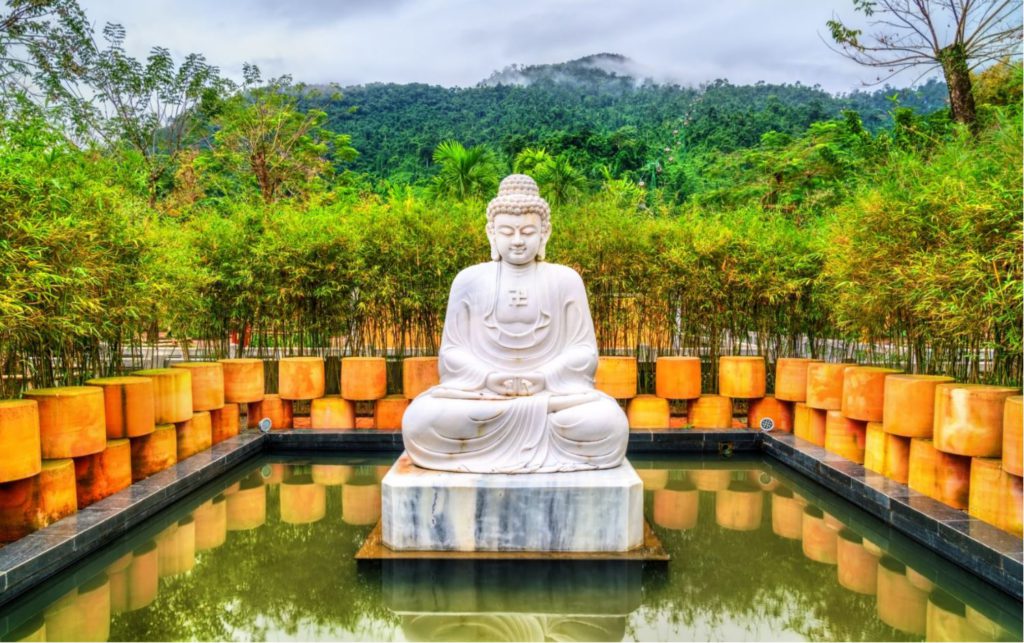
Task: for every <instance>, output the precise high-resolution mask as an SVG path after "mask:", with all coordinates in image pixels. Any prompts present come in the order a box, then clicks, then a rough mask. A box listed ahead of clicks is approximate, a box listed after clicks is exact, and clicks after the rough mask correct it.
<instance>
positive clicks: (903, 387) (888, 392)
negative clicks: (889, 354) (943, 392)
mask: <svg viewBox="0 0 1024 643" xmlns="http://www.w3.org/2000/svg"><path fill="white" fill-rule="evenodd" d="M952 381H953V378H952V377H946V376H945V375H905V374H897V375H890V376H888V377H886V378H885V386H884V394H885V399H884V401H883V404H882V427H883V428H884V429H885V432H886V433H892V434H893V435H902V436H903V437H907V438H928V439H929V440H930V439H931V438H932V432H933V430H934V427H935V387H936V386H938V385H939V384H942V383H944V382H952Z"/></svg>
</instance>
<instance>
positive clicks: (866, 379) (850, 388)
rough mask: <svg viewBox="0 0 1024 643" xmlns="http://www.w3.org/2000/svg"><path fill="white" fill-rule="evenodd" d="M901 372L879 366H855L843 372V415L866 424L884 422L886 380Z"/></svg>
mask: <svg viewBox="0 0 1024 643" xmlns="http://www.w3.org/2000/svg"><path fill="white" fill-rule="evenodd" d="M899 372H900V371H899V370H897V369H894V368H881V367H878V366H854V367H852V368H848V369H846V371H844V372H843V405H842V407H841V409H840V410H842V412H843V415H845V416H846V417H848V418H850V419H852V420H862V421H864V422H881V421H882V400H883V399H884V395H885V379H886V377H888V376H889V375H895V374H897V373H899Z"/></svg>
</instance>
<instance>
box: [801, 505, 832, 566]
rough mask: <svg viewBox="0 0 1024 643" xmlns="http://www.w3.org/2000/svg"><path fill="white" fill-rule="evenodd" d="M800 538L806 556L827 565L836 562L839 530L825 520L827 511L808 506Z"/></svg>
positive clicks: (805, 510)
mask: <svg viewBox="0 0 1024 643" xmlns="http://www.w3.org/2000/svg"><path fill="white" fill-rule="evenodd" d="M800 538H801V540H802V541H803V551H804V556H806V557H807V558H809V559H811V560H813V561H815V562H817V563H825V564H826V565H835V564H836V548H837V546H838V543H837V538H838V532H837V530H836V529H833V528H832V527H831V526H829V524H828V523H827V522H826V521H825V513H824V512H823V511H821V510H820V509H818V508H817V507H810V506H809V507H806V508H805V509H804V519H803V523H802V528H801V533H800Z"/></svg>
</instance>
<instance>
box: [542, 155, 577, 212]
mask: <svg viewBox="0 0 1024 643" xmlns="http://www.w3.org/2000/svg"><path fill="white" fill-rule="evenodd" d="M542 169H543V171H542V172H541V173H540V176H539V177H538V178H537V181H538V183H540V185H541V187H542V189H544V191H545V192H547V194H548V196H549V197H550V199H551V201H552V202H553V203H554V204H555V205H562V204H564V203H568V202H569V201H571V200H572V199H573V198H575V197H576V195H578V194H579V193H580V192H582V191H583V188H585V187H586V185H587V180H586V178H584V176H583V174H582V173H581V172H580V171H578V170H577V169H576V168H574V167H573V166H572V164H571V163H569V157H567V156H566V155H565V154H559V155H558V156H556V157H554V158H552V159H550V160H549V162H548V163H546V164H545V165H544V166H543V168H542Z"/></svg>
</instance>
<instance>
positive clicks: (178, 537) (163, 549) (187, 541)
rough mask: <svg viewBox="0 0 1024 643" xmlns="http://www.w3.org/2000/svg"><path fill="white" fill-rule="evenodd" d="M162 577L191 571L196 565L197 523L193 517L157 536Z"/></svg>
mask: <svg viewBox="0 0 1024 643" xmlns="http://www.w3.org/2000/svg"><path fill="white" fill-rule="evenodd" d="M156 549H157V556H159V558H160V563H159V565H160V578H167V577H169V576H177V575H179V574H184V573H185V572H188V571H191V570H192V568H193V567H195V565H196V523H195V521H194V520H192V519H191V518H186V519H184V520H181V521H180V522H177V523H175V524H173V525H171V526H170V527H168V528H167V529H165V530H164V531H162V532H161V533H160V534H159V535H158V536H157V537H156Z"/></svg>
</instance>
